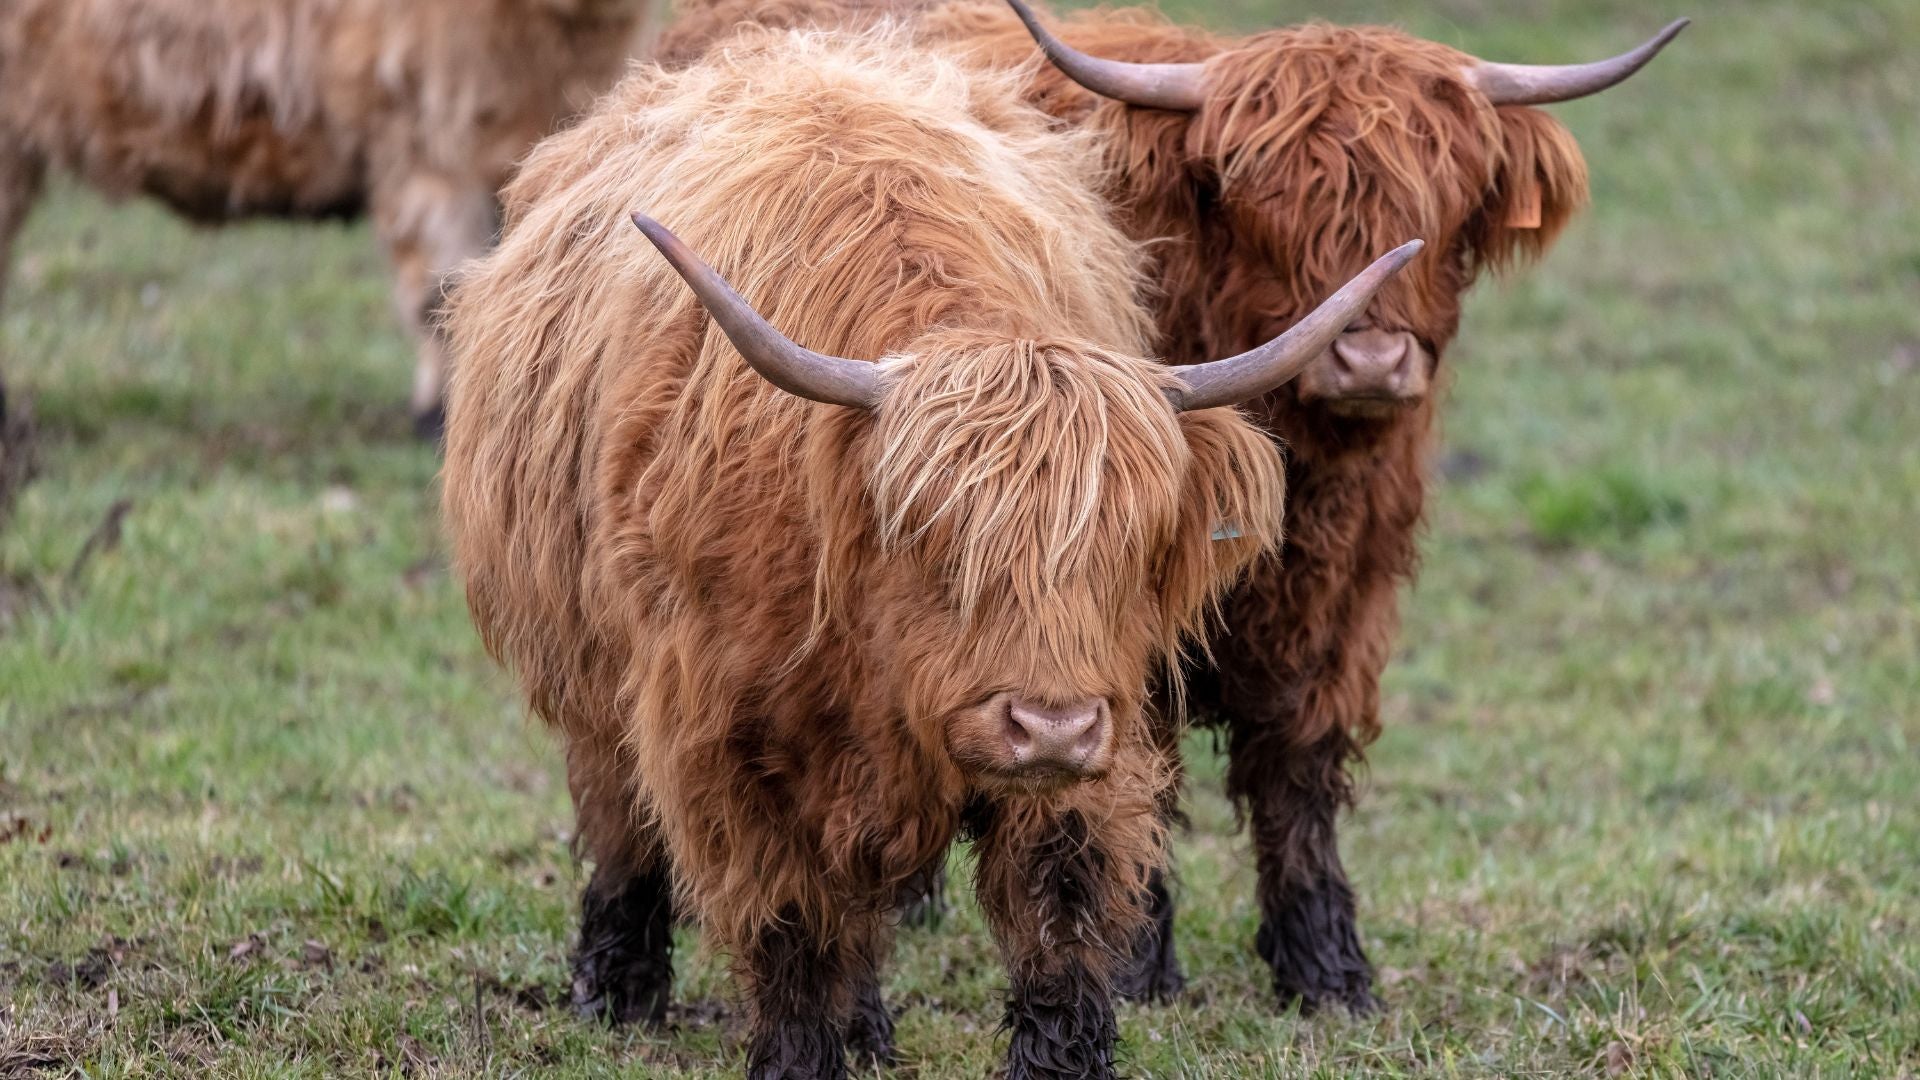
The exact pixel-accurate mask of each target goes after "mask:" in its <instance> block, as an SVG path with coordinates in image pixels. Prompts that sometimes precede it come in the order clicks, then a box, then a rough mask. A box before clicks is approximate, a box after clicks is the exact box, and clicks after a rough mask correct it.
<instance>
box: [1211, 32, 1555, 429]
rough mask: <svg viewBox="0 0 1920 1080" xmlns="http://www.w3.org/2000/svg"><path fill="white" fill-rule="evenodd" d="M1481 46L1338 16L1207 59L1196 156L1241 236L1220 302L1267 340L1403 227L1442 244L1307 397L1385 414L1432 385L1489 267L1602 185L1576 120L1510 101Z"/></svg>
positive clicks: (1357, 326) (1306, 383) (1317, 375)
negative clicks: (1505, 101) (1470, 52)
mask: <svg viewBox="0 0 1920 1080" xmlns="http://www.w3.org/2000/svg"><path fill="white" fill-rule="evenodd" d="M1473 62H1474V61H1473V59H1472V58H1471V57H1468V56H1466V55H1465V54H1462V53H1460V52H1457V51H1455V50H1453V49H1450V48H1447V47H1445V46H1442V45H1437V44H1434V43H1433V42H1428V41H1421V40H1419V39H1416V38H1411V37H1408V36H1406V35H1404V34H1401V33H1399V32H1397V31H1392V30H1385V29H1380V28H1345V27H1335V26H1328V25H1324V24H1316V25H1310V26H1306V27H1300V28H1294V29H1289V30H1282V31H1275V32H1272V33H1268V34H1261V35H1257V36H1255V37H1253V38H1250V39H1248V40H1247V41H1246V42H1244V43H1243V44H1242V45H1241V46H1240V47H1239V48H1237V49H1235V50H1233V51H1231V52H1229V53H1226V54H1223V55H1221V56H1218V57H1216V58H1215V59H1214V60H1212V61H1211V62H1209V63H1208V64H1207V66H1206V73H1207V76H1208V78H1207V83H1206V87H1207V94H1206V98H1205V100H1204V102H1203V103H1202V104H1201V106H1200V108H1199V109H1198V110H1196V114H1195V116H1194V117H1193V122H1192V123H1191V124H1190V125H1189V127H1188V136H1187V138H1188V147H1187V151H1188V159H1189V161H1190V162H1191V163H1193V168H1194V169H1196V170H1197V172H1198V174H1199V175H1198V177H1197V179H1198V181H1199V182H1200V183H1202V184H1204V185H1206V186H1207V187H1208V188H1210V189H1211V192H1212V194H1211V199H1212V200H1214V202H1213V205H1215V206H1217V207H1218V217H1219V221H1218V222H1217V226H1218V227H1217V229H1216V230H1215V232H1214V234H1213V235H1212V237H1211V239H1212V240H1213V241H1214V242H1215V243H1217V244H1218V245H1219V246H1220V247H1222V248H1224V249H1225V250H1227V251H1230V252H1232V256H1231V257H1229V258H1227V259H1223V260H1221V264H1222V265H1223V266H1225V268H1226V269H1225V270H1224V271H1223V273H1224V280H1222V281H1221V282H1220V283H1219V285H1218V287H1217V288H1216V289H1215V290H1214V292H1213V294H1212V299H1211V302H1210V303H1209V304H1208V310H1207V318H1208V320H1209V322H1210V324H1211V328H1212V330H1213V331H1214V333H1215V334H1216V335H1218V336H1220V337H1221V338H1223V339H1232V338H1244V339H1248V340H1255V339H1258V338H1259V337H1260V336H1261V335H1262V334H1263V333H1264V332H1266V330H1267V329H1268V328H1269V327H1272V326H1285V325H1287V324H1288V323H1290V322H1291V321H1292V320H1293V319H1295V318H1298V317H1299V315H1300V314H1301V313H1302V312H1303V311H1306V310H1308V309H1310V308H1311V307H1312V305H1313V304H1314V303H1316V302H1317V296H1318V295H1324V294H1323V293H1321V292H1320V290H1323V289H1326V288H1329V287H1331V286H1334V285H1337V284H1338V283H1339V282H1340V281H1343V280H1345V278H1346V276H1347V275H1348V274H1350V273H1351V272H1352V271H1353V270H1355V269H1357V268H1358V267H1359V266H1362V265H1365V263H1366V261H1367V260H1368V259H1371V258H1372V257H1373V255H1374V254H1375V253H1377V250H1378V248H1376V247H1375V245H1379V244H1382V243H1388V244H1390V243H1393V242H1397V241H1391V240H1388V239H1387V238H1388V237H1404V236H1421V237H1425V238H1426V239H1427V240H1428V241H1429V243H1428V247H1427V250H1426V252H1425V253H1424V254H1423V255H1422V256H1421V257H1420V259H1418V260H1417V261H1416V262H1415V263H1414V265H1412V266H1411V267H1409V268H1408V270H1407V272H1406V273H1405V274H1403V275H1401V276H1400V278H1399V279H1398V280H1397V281H1395V282H1394V283H1393V284H1392V285H1390V286H1388V287H1387V288H1386V289H1384V290H1382V292H1381V293H1380V295H1379V296H1378V297H1377V298H1376V299H1375V302H1374V305H1373V307H1372V308H1371V309H1370V310H1369V311H1368V312H1367V313H1366V315H1365V316H1363V317H1362V318H1360V319H1357V320H1355V322H1354V324H1353V325H1352V327H1351V328H1350V330H1349V332H1348V333H1346V334H1343V335H1342V336H1341V337H1340V338H1339V339H1337V340H1336V341H1335V342H1334V344H1333V345H1332V346H1331V347H1330V348H1329V349H1328V350H1327V351H1326V353H1325V354H1324V355H1323V356H1322V357H1321V358H1320V360H1319V362H1318V363H1316V364H1315V365H1314V366H1313V367H1311V368H1309V369H1308V371H1307V373H1306V374H1305V375H1303V376H1302V377H1301V379H1300V380H1299V381H1298V382H1297V383H1295V384H1294V385H1295V393H1296V394H1297V396H1298V398H1299V400H1300V401H1301V402H1303V403H1309V404H1314V405H1318V406H1321V407H1324V408H1325V409H1327V410H1328V411H1331V412H1333V413H1336V414H1340V415H1347V416H1366V417H1379V416H1385V415H1392V414H1393V413H1395V412H1398V411H1402V410H1405V409H1409V408H1412V407H1414V406H1417V405H1419V404H1420V403H1421V402H1422V401H1424V400H1425V399H1426V398H1427V396H1428V394H1429V393H1430V392H1431V388H1432V382H1433V377H1434V374H1435V373H1434V367H1435V363H1436V361H1437V359H1438V357H1439V356H1440V354H1441V351H1442V350H1443V349H1444V348H1445V347H1446V345H1447V343H1448V342H1449V341H1450V340H1451V339H1452V338H1453V336H1454V333H1455V331H1456V330H1457V328H1458V326H1459V319H1460V303H1461V296H1462V294H1463V293H1464V292H1465V290H1466V288H1467V286H1468V285H1469V284H1471V282H1472V280H1473V278H1474V277H1475V275H1476V274H1477V272H1478V271H1479V270H1480V269H1481V268H1483V267H1485V266H1488V265H1503V264H1505V263H1508V262H1511V261H1512V260H1514V259H1515V258H1516V257H1518V256H1521V255H1525V254H1531V253H1533V252H1536V251H1538V250H1539V249H1541V248H1542V247H1543V246H1544V245H1545V244H1547V243H1548V242H1549V241H1550V240H1551V239H1552V237H1553V236H1554V235H1555V234H1556V233H1557V232H1558V230H1559V229H1560V228H1561V226H1562V225H1564V224H1565V222H1566V221H1567V219H1568V218H1569V217H1570V216H1571V215H1572V214H1573V212H1574V211H1575V210H1576V209H1577V208H1578V206H1579V205H1580V204H1581V203H1582V202H1583V201H1584V199H1585V196H1586V170H1585V165H1584V163H1583V162H1582V160H1581V158H1580V154H1579V150H1578V148H1577V147H1576V146H1575V145H1574V142H1573V140H1572V138H1571V136H1570V135H1568V133H1567V132H1566V130H1565V129H1564V128H1562V127H1561V126H1560V125H1559V124H1558V123H1556V122H1555V121H1554V120H1552V119H1551V118H1550V117H1548V116H1547V115H1546V114H1544V113H1542V112H1539V111H1538V110H1535V109H1530V108H1523V107H1502V108H1496V107H1494V106H1493V105H1492V104H1490V103H1489V102H1488V100H1487V98H1486V97H1485V96H1484V95H1483V94H1481V93H1480V92H1479V91H1478V90H1477V89H1476V88H1475V87H1474V86H1472V85H1470V84H1469V82H1468V80H1467V78H1466V77H1465V76H1464V75H1463V72H1465V71H1467V70H1469V66H1470V65H1471V64H1472V63H1473Z"/></svg>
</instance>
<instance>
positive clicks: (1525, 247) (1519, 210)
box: [1476, 106, 1587, 269]
mask: <svg viewBox="0 0 1920 1080" xmlns="http://www.w3.org/2000/svg"><path fill="white" fill-rule="evenodd" d="M1499 116H1500V135H1501V141H1502V144H1503V145H1502V147H1501V151H1502V152H1501V164H1500V167H1499V169H1498V171H1496V172H1495V174H1494V179H1493V188H1492V190H1491V191H1490V192H1489V193H1488V199H1487V203H1486V206H1485V209H1484V216H1483V225H1482V235H1481V236H1480V238H1479V243H1478V244H1477V245H1476V246H1477V247H1478V248H1479V251H1478V255H1479V261H1480V262H1481V263H1483V264H1485V265H1488V266H1492V267H1494V268H1495V269H1500V268H1504V267H1507V266H1511V265H1513V264H1515V263H1518V262H1523V261H1526V260H1529V259H1534V258H1537V257H1539V256H1540V254H1541V253H1542V252H1544V251H1546V249H1547V248H1548V247H1549V246H1551V245H1552V244H1553V241H1554V239H1555V238H1557V237H1558V236H1559V235H1560V230H1561V229H1562V228H1564V227H1566V224H1567V222H1568V220H1570V219H1571V218H1572V217H1573V215H1574V214H1575V213H1576V212H1578V211H1579V210H1580V208H1581V207H1583V206H1585V205H1586V202H1587V162H1586V159H1585V158H1583V157H1581V156H1580V146H1579V144H1577V143H1576V142H1574V139H1573V135H1572V133H1571V132H1569V131H1567V129H1566V128H1565V127H1563V126H1562V125H1561V124H1560V122H1559V121H1558V120H1555V119H1554V118H1553V117H1552V116H1549V115H1548V114H1546V113H1544V112H1542V111H1540V110H1539V109H1532V108H1525V107H1520V106H1508V107H1503V108H1501V109H1500V110H1499Z"/></svg>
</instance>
